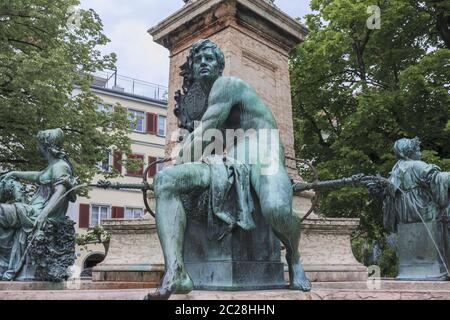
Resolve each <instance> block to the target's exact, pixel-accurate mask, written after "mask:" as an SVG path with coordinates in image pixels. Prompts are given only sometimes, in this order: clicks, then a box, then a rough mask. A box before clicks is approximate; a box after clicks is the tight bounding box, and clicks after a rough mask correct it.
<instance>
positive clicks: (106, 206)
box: [89, 203, 111, 228]
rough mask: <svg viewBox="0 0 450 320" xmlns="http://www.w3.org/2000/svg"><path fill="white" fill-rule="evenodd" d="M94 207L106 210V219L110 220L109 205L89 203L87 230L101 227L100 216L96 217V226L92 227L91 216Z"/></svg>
mask: <svg viewBox="0 0 450 320" xmlns="http://www.w3.org/2000/svg"><path fill="white" fill-rule="evenodd" d="M94 207H99V208H107V212H106V219H107V220H108V219H111V205H109V204H99V203H91V205H90V208H89V228H95V227H100V226H101V225H102V218H101V215H100V214H99V216H98V224H97V225H93V224H92V220H93V219H92V215H93V211H94V210H93V209H94Z"/></svg>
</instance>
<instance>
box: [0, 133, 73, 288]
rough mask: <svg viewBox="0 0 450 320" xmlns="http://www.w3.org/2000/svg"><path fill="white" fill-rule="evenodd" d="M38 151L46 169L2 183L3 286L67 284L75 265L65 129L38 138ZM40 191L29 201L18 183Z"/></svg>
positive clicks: (70, 170) (0, 268)
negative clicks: (15, 282) (17, 282)
mask: <svg viewBox="0 0 450 320" xmlns="http://www.w3.org/2000/svg"><path fill="white" fill-rule="evenodd" d="M37 139H38V146H39V151H40V152H41V154H42V155H43V156H44V157H45V159H46V160H47V162H48V166H47V167H46V168H45V169H44V170H43V171H39V172H16V171H13V172H9V173H7V174H5V175H3V176H1V177H0V202H2V203H1V204H0V277H1V279H2V280H3V281H11V280H16V279H17V278H20V279H19V280H48V281H61V280H65V279H67V278H68V276H69V274H68V271H67V268H69V267H70V266H71V265H73V263H74V260H75V259H74V258H75V257H74V253H75V242H74V239H75V230H74V226H73V225H74V223H73V222H72V221H71V220H70V219H69V218H68V217H66V211H67V208H68V205H69V201H71V202H75V200H76V195H75V193H74V191H73V188H74V187H75V185H76V180H75V178H74V177H73V168H72V165H71V163H70V162H69V160H68V158H67V156H66V154H65V153H64V152H63V151H62V147H63V143H64V134H63V131H62V130H61V129H53V130H46V131H41V132H39V134H38V136H37ZM18 180H20V181H27V182H31V183H33V184H35V185H36V186H37V190H36V192H35V193H34V194H33V195H32V197H31V199H30V200H27V199H26V195H25V192H24V190H23V189H24V188H23V187H22V185H21V184H20V183H19V182H18Z"/></svg>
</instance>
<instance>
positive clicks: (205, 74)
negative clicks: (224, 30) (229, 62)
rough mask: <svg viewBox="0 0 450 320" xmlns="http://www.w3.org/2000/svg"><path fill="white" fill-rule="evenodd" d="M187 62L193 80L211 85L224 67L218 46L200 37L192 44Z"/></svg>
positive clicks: (223, 59)
mask: <svg viewBox="0 0 450 320" xmlns="http://www.w3.org/2000/svg"><path fill="white" fill-rule="evenodd" d="M188 62H189V66H190V69H191V70H192V73H193V77H194V80H197V81H200V82H202V83H204V84H207V85H212V84H213V83H214V82H215V81H216V80H217V78H219V77H220V76H221V75H222V73H223V70H224V68H225V57H224V54H223V52H222V50H220V48H219V47H218V46H217V45H216V44H215V43H214V42H212V41H210V40H207V39H202V40H199V41H197V42H196V43H194V44H193V45H192V49H191V51H190V53H189V57H188Z"/></svg>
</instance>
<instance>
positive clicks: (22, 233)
mask: <svg viewBox="0 0 450 320" xmlns="http://www.w3.org/2000/svg"><path fill="white" fill-rule="evenodd" d="M52 167H53V168H52ZM52 167H49V168H47V170H45V171H43V172H42V173H41V175H40V177H39V187H38V189H37V190H36V193H35V194H34V196H33V198H32V199H31V201H30V202H29V203H14V204H0V278H1V277H3V275H4V274H5V272H12V271H13V270H16V268H17V266H18V265H19V262H20V259H21V258H22V256H23V253H24V251H25V249H26V247H27V245H28V243H27V242H28V237H29V235H30V234H31V233H32V231H33V228H34V224H35V222H36V219H37V218H38V217H39V214H40V213H41V211H42V210H43V209H44V208H45V206H46V205H47V203H48V202H49V200H50V198H51V196H52V195H53V193H54V191H55V187H56V186H58V185H61V184H63V185H64V186H65V187H66V189H67V190H70V189H72V188H73V187H74V186H75V185H76V180H75V179H74V178H73V177H72V173H71V169H70V168H69V166H68V165H66V164H65V163H64V162H62V161H60V162H58V163H57V164H55V165H53V166H52ZM49 172H51V173H53V175H54V177H53V178H49V177H50V176H51V175H50V174H49ZM75 199H76V195H75V193H74V192H71V193H70V194H69V196H67V197H65V199H63V200H62V201H60V203H59V204H58V205H57V207H56V208H55V209H54V210H53V211H52V212H51V214H50V215H49V217H48V219H47V221H50V222H52V223H58V222H62V221H64V218H65V214H66V211H67V207H68V203H69V201H75Z"/></svg>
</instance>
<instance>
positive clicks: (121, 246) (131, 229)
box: [92, 218, 164, 284]
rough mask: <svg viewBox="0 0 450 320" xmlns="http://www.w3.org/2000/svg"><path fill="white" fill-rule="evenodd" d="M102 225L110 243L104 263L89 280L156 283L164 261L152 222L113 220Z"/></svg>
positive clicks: (143, 220)
mask: <svg viewBox="0 0 450 320" xmlns="http://www.w3.org/2000/svg"><path fill="white" fill-rule="evenodd" d="M102 226H103V228H104V229H105V230H106V231H107V232H109V233H110V234H111V242H110V247H109V251H108V254H107V256H106V258H105V260H104V261H103V262H102V263H100V264H99V265H97V266H96V267H95V268H94V269H93V271H92V280H93V281H102V282H103V281H116V282H147V283H156V284H158V283H159V281H160V279H161V277H162V275H163V273H164V258H163V254H162V250H161V246H160V244H159V240H158V235H157V233H156V227H155V224H154V222H153V221H152V220H151V219H150V218H148V219H139V220H118V219H113V220H105V221H103V223H102Z"/></svg>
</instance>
